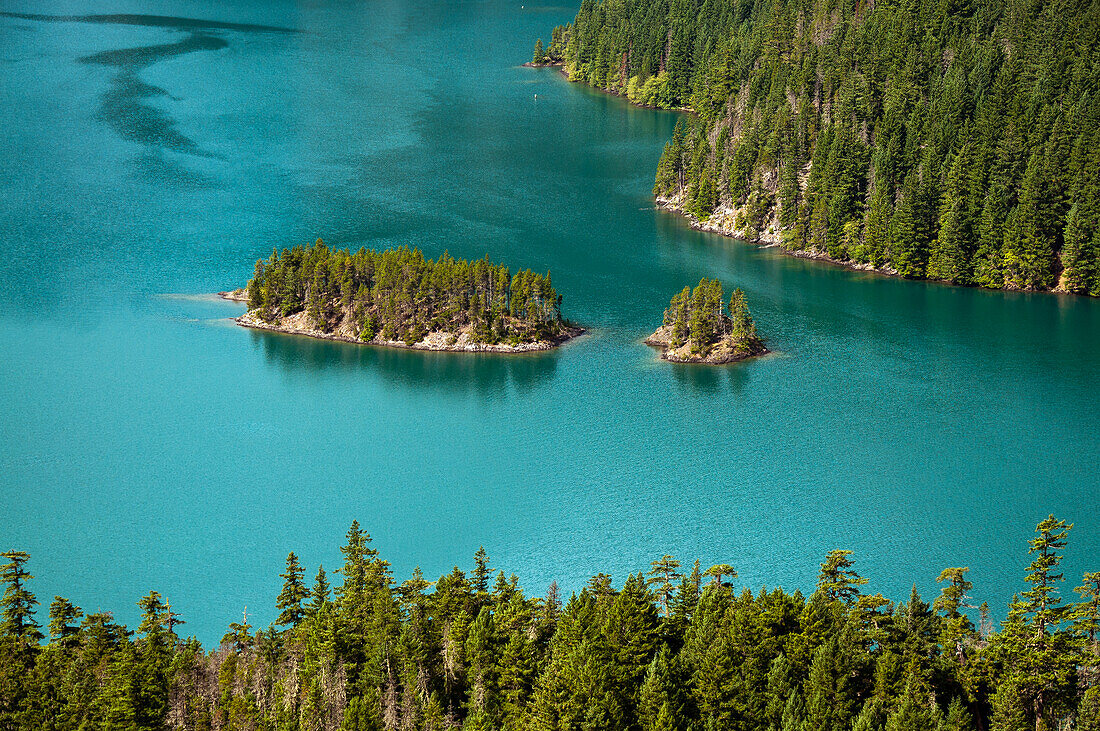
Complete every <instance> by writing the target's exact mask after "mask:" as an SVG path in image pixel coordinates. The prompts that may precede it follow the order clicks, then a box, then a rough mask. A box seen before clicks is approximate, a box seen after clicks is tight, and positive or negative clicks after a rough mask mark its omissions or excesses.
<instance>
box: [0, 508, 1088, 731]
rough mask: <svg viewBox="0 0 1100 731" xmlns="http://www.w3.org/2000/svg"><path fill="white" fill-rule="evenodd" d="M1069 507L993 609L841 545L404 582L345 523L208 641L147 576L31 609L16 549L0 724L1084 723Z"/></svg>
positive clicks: (945, 730) (793, 730) (10, 568)
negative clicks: (747, 563) (124, 591)
mask: <svg viewBox="0 0 1100 731" xmlns="http://www.w3.org/2000/svg"><path fill="white" fill-rule="evenodd" d="M1071 527H1072V526H1070V525H1067V524H1066V523H1064V522H1062V521H1059V520H1056V519H1055V518H1054V517H1053V516H1052V517H1050V518H1048V519H1046V520H1044V521H1043V522H1042V523H1040V524H1039V525H1038V527H1037V530H1036V535H1035V537H1034V539H1033V540H1031V541H1030V546H1029V549H1028V553H1029V554H1030V556H1031V558H1032V562H1031V565H1030V567H1029V568H1028V571H1027V574H1026V576H1023V577H1021V579H1022V581H1021V584H1020V586H1021V590H1022V591H1021V594H1020V595H1019V596H1018V597H1016V598H1015V599H1014V600H1013V602H1012V604H1011V605H1010V607H1009V610H1008V616H1007V619H1006V620H1005V621H1004V622H1003V623H1002V624H1001V627H1000V630H999V631H994V630H993V627H992V622H991V621H990V619H989V611H988V609H987V607H986V605H985V604H982V605H981V606H980V608H977V609H976V608H975V607H974V606H973V602H974V600H973V599H971V598H970V594H971V592H972V590H973V587H972V585H971V582H970V580H969V578H968V575H967V572H968V569H966V568H948V569H945V570H944V571H943V572H942V573H941V574H940V576H939V578H938V582H939V583H940V584H941V585H942V588H941V591H940V594H939V596H938V597H936V598H935V600H934V601H933V602H932V603H931V604H930V603H929V602H927V601H926V600H925V599H923V598H922V597H920V596H919V595H918V593H917V591H916V589H914V590H913V592H912V593H911V594H910V596H909V597H907V598H906V599H905V600H904V601H900V602H897V603H895V602H892V601H889V600H887V599H885V598H884V597H883V596H882V595H880V594H866V593H864V592H863V590H862V587H863V586H864V585H865V584H866V583H867V580H866V579H865V578H863V577H861V576H860V575H859V573H858V572H857V570H856V567H855V564H854V562H853V557H852V555H851V551H842V550H837V551H832V552H830V553H829V554H828V555H827V556H826V558H825V561H824V562H823V563H822V564H821V569H820V573H819V579H818V583H817V589H816V591H814V592H813V593H812V594H811V595H810V596H809V597H805V596H803V595H802V594H801V593H799V592H794V593H793V594H792V593H788V592H785V591H783V590H782V589H778V588H775V589H760V590H759V592H757V593H753V592H751V591H750V590H749V589H748V588H742V587H739V586H738V584H737V582H736V579H737V572H736V570H735V569H734V568H733V567H732V566H729V565H726V564H718V565H715V566H711V567H710V568H708V569H706V570H705V571H704V570H701V567H700V566H699V563H698V562H696V563H695V565H694V566H693V567H691V568H690V569H689V568H687V567H685V566H681V565H680V563H679V562H678V561H676V560H675V559H673V558H672V557H671V556H664V557H662V558H660V559H658V560H656V561H654V562H653V564H652V567H651V569H650V570H649V571H647V572H644V573H643V572H639V573H637V574H634V575H631V576H628V577H626V579H625V581H624V582H623V584H622V585H621V587H619V588H616V585H615V584H614V583H613V581H612V579H611V577H610V576H608V575H606V574H598V575H596V576H594V577H593V578H592V580H591V581H590V582H589V583H588V586H587V587H586V588H585V589H583V590H582V591H581V592H580V593H578V594H574V595H573V596H571V597H570V598H569V599H568V600H567V601H565V602H564V605H563V603H562V599H561V597H560V596H559V592H558V589H557V586H556V585H554V584H551V586H550V588H549V590H548V591H547V592H546V594H545V596H544V597H542V598H532V597H528V596H527V595H525V593H524V592H523V590H522V589H521V588H520V585H519V583H518V579H517V578H516V577H515V576H514V575H513V576H511V577H506V576H505V575H504V573H503V572H500V573H497V574H496V576H495V579H494V577H493V572H494V569H492V568H491V567H490V562H489V559H488V557H487V556H486V554H485V552H484V551H483V550H482V551H478V553H477V555H476V556H475V557H474V568H473V570H472V571H471V572H469V573H466V572H463V571H461V570H459V569H458V568H457V567H456V568H455V569H454V570H453V571H452V572H450V573H448V574H446V575H444V576H442V577H440V578H439V580H438V581H436V582H428V581H426V580H425V579H424V577H423V576H422V575H421V572H420V570H419V569H417V570H416V571H414V572H413V575H412V577H411V578H409V579H407V580H406V581H403V582H401V583H400V584H397V583H396V582H395V581H394V578H393V576H392V574H391V572H390V569H389V563H388V562H387V561H385V560H384V559H382V558H381V557H380V556H379V555H378V553H377V552H376V551H375V550H374V548H372V546H371V539H370V536H369V535H367V534H366V533H364V532H363V531H362V529H361V528H360V527H359V525H358V524H357V523H353V524H352V526H351V529H350V530H349V531H348V533H347V543H346V545H344V547H343V548H342V549H341V551H342V553H343V557H344V562H343V565H342V566H340V567H339V568H338V569H337V572H338V573H339V575H340V579H341V581H340V583H339V584H338V585H336V586H333V585H332V584H330V579H329V575H328V574H326V572H325V570H324V569H323V568H318V569H317V572H316V578H315V579H314V580H313V582H312V586H309V585H307V581H306V578H305V570H304V568H303V567H302V565H301V562H300V560H299V558H298V557H297V556H296V555H295V554H293V553H291V554H290V555H289V556H288V557H287V562H286V570H285V572H284V573H283V574H282V575H281V578H282V580H283V588H282V591H281V592H280V593H279V595H278V598H277V599H276V608H277V612H278V614H277V619H276V621H275V624H273V625H271V626H269V627H267V628H266V629H262V630H260V629H258V628H256V627H253V626H251V625H250V624H249V623H248V619H247V616H243V617H242V621H241V622H239V623H233V624H231V625H229V628H228V629H229V631H228V632H227V634H226V635H225V637H224V638H223V639H222V641H221V645H220V647H218V648H216V649H213V650H211V651H206V650H204V649H203V648H202V647H201V646H200V645H199V643H198V642H196V641H195V640H193V639H191V640H184V639H182V634H183V632H182V630H183V629H184V628H185V627H186V625H185V624H184V619H183V618H181V617H179V615H178V614H176V613H174V612H172V611H171V609H170V607H169V605H168V604H167V603H166V600H165V598H164V597H162V596H161V595H159V594H158V593H157V592H150V593H149V594H148V595H147V596H146V597H144V598H143V599H142V600H141V601H140V602H139V606H140V607H141V610H142V613H143V614H142V622H141V624H140V625H139V626H138V628H137V631H136V633H135V632H133V631H130V630H128V629H126V628H125V627H123V626H120V625H119V624H118V623H116V622H115V620H114V618H113V617H112V615H111V614H110V613H107V612H96V613H89V614H84V613H83V612H82V611H81V610H80V609H79V608H78V607H76V606H74V605H73V604H72V603H71V602H69V601H67V600H65V599H63V598H61V597H55V598H54V599H53V601H52V602H51V603H50V605H49V610H48V620H46V619H43V620H39V619H38V618H37V616H38V615H36V611H37V607H38V600H37V599H36V598H35V596H34V594H33V593H32V587H33V576H31V575H30V574H29V573H28V569H29V564H28V558H29V557H28V556H27V554H25V553H20V552H15V551H9V552H7V553H4V554H3V557H4V561H5V562H6V563H5V564H4V565H3V566H2V567H0V581H2V582H3V583H4V585H5V592H4V596H3V600H2V609H3V624H2V625H0V728H2V729H6V730H7V729H13V730H14V729H17V730H20V731H22V730H24V729H26V730H27V731H32V730H33V731H39V730H41V729H73V730H76V729H149V730H152V729H163V728H166V727H167V728H172V729H338V728H340V729H348V730H349V731H351V730H356V731H360V730H365V729H388V730H396V729H410V730H411V729H433V730H434V729H457V728H465V729H516V730H519V729H530V730H531V731H551V730H556V729H593V730H595V729H623V730H624V731H627V730H636V729H641V730H644V731H658V730H661V731H669V730H681V731H687V730H688V729H699V730H700V731H713V730H717V729H721V730H723V731H726V730H736V731H847V730H848V729H854V730H858V731H966V730H967V729H973V730H975V731H977V730H979V729H983V730H984V729H991V730H993V731H1032V730H1033V729H1034V730H1036V731H1039V730H1041V729H1056V728H1060V729H1070V728H1073V729H1078V730H1079V731H1096V730H1097V729H1100V687H1098V686H1097V682H1098V679H1100V678H1098V675H1100V673H1098V670H1100V647H1098V643H1097V630H1098V620H1100V573H1091V574H1086V575H1085V577H1084V581H1083V582H1082V584H1081V586H1080V587H1078V588H1077V589H1076V591H1077V592H1079V594H1080V601H1079V602H1077V603H1073V602H1070V601H1065V598H1064V597H1063V596H1062V595H1061V593H1060V592H1061V590H1062V589H1061V587H1062V586H1063V578H1062V575H1061V574H1060V573H1059V571H1058V565H1059V562H1060V561H1061V557H1062V552H1063V549H1064V548H1065V546H1066V538H1067V533H1068V531H1069V529H1070V528H1071ZM272 616H274V615H272ZM973 619H977V621H978V624H977V626H975V624H974V623H973ZM42 624H48V639H46V638H44V637H43V635H44V633H43V631H42Z"/></svg>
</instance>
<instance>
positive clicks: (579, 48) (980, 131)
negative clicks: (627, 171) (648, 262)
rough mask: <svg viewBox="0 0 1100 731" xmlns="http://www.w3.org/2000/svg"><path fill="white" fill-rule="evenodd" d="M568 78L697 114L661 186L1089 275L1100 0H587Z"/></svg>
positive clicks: (769, 233)
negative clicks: (1042, 0)
mask: <svg viewBox="0 0 1100 731" xmlns="http://www.w3.org/2000/svg"><path fill="white" fill-rule="evenodd" d="M547 53H548V54H549V60H551V61H553V62H556V63H561V64H562V65H563V66H564V68H565V70H566V72H567V73H568V74H569V77H570V78H571V79H574V80H578V81H583V82H586V83H589V84H592V85H594V86H597V87H600V88H603V89H606V90H608V91H612V92H615V93H619V94H624V95H626V96H628V97H629V98H630V99H631V100H632V101H634V102H637V103H640V104H646V105H652V106H658V107H665V108H673V107H689V108H690V109H692V110H694V112H695V115H693V116H692V117H691V119H690V120H689V121H686V122H685V123H684V124H682V125H681V126H680V127H679V128H678V130H677V132H676V134H675V136H674V138H673V139H672V140H671V141H670V142H669V144H668V145H667V146H666V148H665V151H664V154H663V155H662V157H661V161H660V164H659V166H658V170H657V175H656V184H655V186H654V192H655V194H656V195H657V197H658V199H659V201H661V202H662V203H664V204H666V205H668V206H670V207H672V208H675V209H678V210H681V211H683V212H685V213H687V214H688V215H689V216H692V217H694V218H696V219H698V220H699V221H707V222H708V223H709V224H710V226H711V227H713V228H715V229H717V230H720V231H723V232H725V233H731V234H736V235H740V236H743V237H745V238H748V239H750V240H755V239H762V240H765V241H771V242H778V243H781V244H782V245H783V246H784V247H786V248H787V249H788V250H792V251H798V252H801V253H802V254H803V255H813V256H821V257H828V258H831V259H834V260H836V261H841V262H847V263H851V264H854V265H858V266H865V267H874V268H877V269H880V270H882V271H886V272H890V273H896V274H900V275H902V276H905V277H912V278H931V279H939V280H945V281H949V282H954V283H957V284H971V285H980V286H983V287H993V288H1001V287H1004V288H1010V289H1026V290H1048V289H1055V288H1056V289H1060V290H1065V291H1069V292H1076V293H1083V294H1084V293H1087V294H1092V295H1100V3H1097V2H1095V1H1094V0H1057V1H1055V2H1046V3H1042V2H1034V1H1033V0H936V1H934V2H933V1H932V0H928V1H926V2H916V1H915V0H877V1H876V0H816V1H811V0H600V1H599V2H595V1H594V0H584V2H583V3H582V4H581V7H580V11H579V12H578V13H577V16H576V19H575V20H574V22H573V23H571V24H569V25H567V26H561V27H558V28H556V29H554V34H553V39H552V42H551V44H550V46H549V47H548V49H547Z"/></svg>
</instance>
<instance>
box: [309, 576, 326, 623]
mask: <svg viewBox="0 0 1100 731" xmlns="http://www.w3.org/2000/svg"><path fill="white" fill-rule="evenodd" d="M329 590H330V587H329V583H328V578H327V577H326V576H325V567H324V565H318V566H317V577H316V578H315V579H314V580H313V590H312V591H311V592H310V595H309V596H310V598H309V612H310V614H314V615H315V614H317V613H318V612H319V611H321V608H322V607H324V606H325V605H326V604H328V602H329Z"/></svg>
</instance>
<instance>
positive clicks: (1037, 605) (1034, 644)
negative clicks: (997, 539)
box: [1019, 515, 1075, 731]
mask: <svg viewBox="0 0 1100 731" xmlns="http://www.w3.org/2000/svg"><path fill="white" fill-rule="evenodd" d="M1072 527H1073V525H1072V524H1067V523H1066V522H1065V521H1063V520H1057V519H1055V517H1054V516H1053V515H1051V516H1048V517H1047V518H1046V519H1045V520H1043V521H1042V522H1040V523H1039V525H1037V526H1036V528H1035V530H1036V532H1037V533H1038V536H1037V537H1035V538H1033V539H1032V540H1031V541H1029V544H1030V547H1029V548H1028V553H1029V554H1035V560H1034V561H1032V563H1031V565H1030V566H1029V567H1028V572H1029V573H1028V575H1027V577H1026V580H1027V582H1028V583H1029V584H1032V588H1031V589H1028V590H1027V591H1025V592H1023V595H1022V598H1023V603H1022V607H1021V608H1022V611H1023V613H1024V615H1030V618H1029V621H1028V625H1029V629H1030V632H1029V633H1028V637H1027V639H1026V640H1025V645H1024V648H1023V655H1022V657H1021V658H1020V668H1019V669H1020V670H1021V671H1022V672H1023V674H1024V676H1025V680H1024V681H1023V682H1022V684H1021V690H1022V692H1023V693H1024V694H1025V695H1026V696H1027V697H1030V699H1031V703H1032V712H1033V716H1034V718H1035V726H1036V731H1040V729H1041V727H1042V725H1043V724H1046V726H1047V727H1048V728H1049V727H1050V726H1051V723H1050V721H1049V720H1048V715H1049V714H1050V713H1051V711H1052V708H1053V707H1054V706H1056V705H1057V704H1058V703H1059V702H1061V701H1062V698H1063V696H1064V695H1065V694H1066V693H1067V692H1069V688H1070V687H1071V686H1072V684H1073V681H1074V677H1073V676H1074V669H1075V668H1074V663H1073V660H1072V655H1071V654H1070V653H1069V652H1068V651H1067V650H1068V645H1069V642H1068V638H1067V637H1066V636H1065V634H1064V633H1063V632H1061V631H1060V625H1061V623H1062V622H1063V621H1064V620H1065V619H1066V616H1067V612H1066V608H1065V607H1062V606H1060V604H1061V598H1060V597H1059V596H1058V591H1057V584H1058V582H1060V581H1062V580H1063V579H1064V576H1063V575H1062V574H1060V573H1056V572H1055V569H1056V568H1057V567H1058V564H1060V563H1061V561H1062V555H1061V553H1060V551H1061V550H1062V549H1063V548H1065V546H1066V537H1067V536H1068V535H1069V530H1070V529H1071V528H1072Z"/></svg>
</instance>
